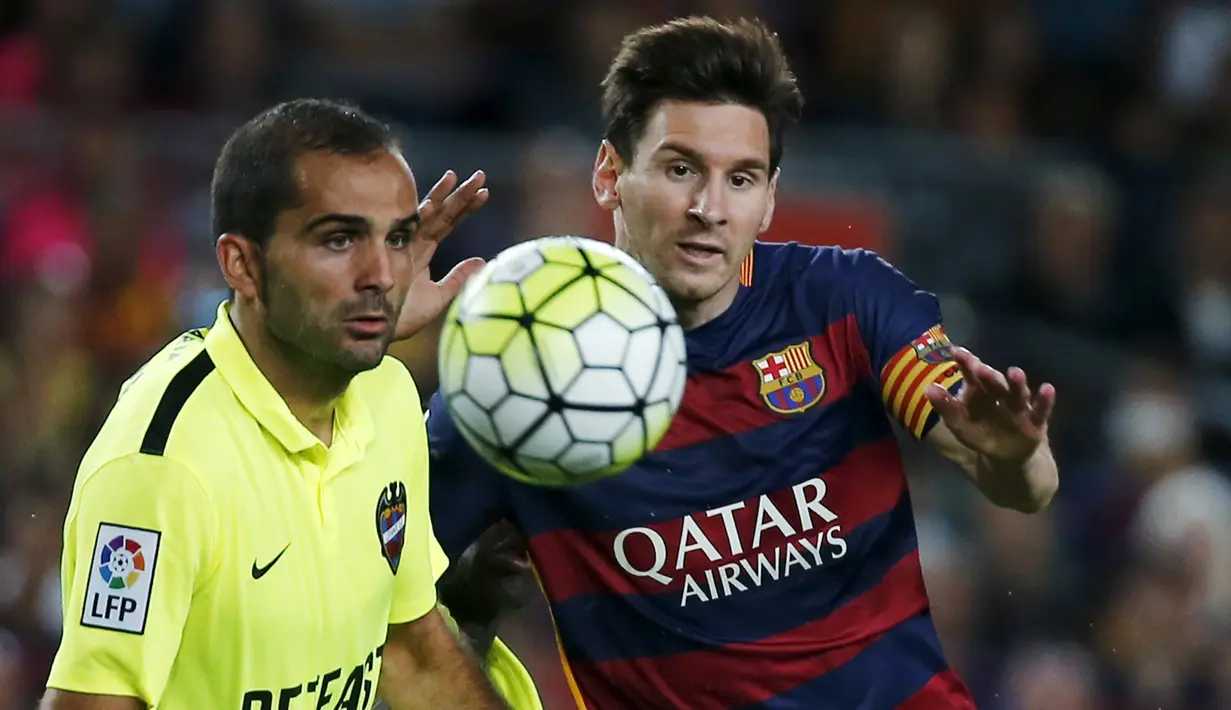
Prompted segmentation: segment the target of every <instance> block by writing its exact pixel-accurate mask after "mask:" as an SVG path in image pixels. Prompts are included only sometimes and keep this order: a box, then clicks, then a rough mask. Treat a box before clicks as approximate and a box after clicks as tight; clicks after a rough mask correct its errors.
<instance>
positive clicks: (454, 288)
mask: <svg viewBox="0 0 1231 710" xmlns="http://www.w3.org/2000/svg"><path fill="white" fill-rule="evenodd" d="M486 265H487V262H485V261H483V260H482V259H480V258H479V257H477V256H472V257H470V258H469V259H464V260H462V261H460V262H458V263H457V265H456V266H454V267H453V268H452V269H449V273H447V274H445V277H444V278H443V279H441V280H440V284H439V285H440V288H441V290H442V291H444V296H445V300H452V299H453V297H454V296H456V295H457V294H459V293H461V290H462V286H465V285H466V282H467V281H469V280H470V277H471V276H474V275H475V274H477V273H478V272H479V270H480V269H482V268H483V267H484V266H486Z"/></svg>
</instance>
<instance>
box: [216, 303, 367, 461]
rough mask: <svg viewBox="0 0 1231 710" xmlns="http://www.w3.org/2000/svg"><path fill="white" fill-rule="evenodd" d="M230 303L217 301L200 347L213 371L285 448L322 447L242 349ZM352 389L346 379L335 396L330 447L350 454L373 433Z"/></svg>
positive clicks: (358, 451) (299, 450) (360, 449)
mask: <svg viewBox="0 0 1231 710" xmlns="http://www.w3.org/2000/svg"><path fill="white" fill-rule="evenodd" d="M230 305H231V304H230V303H229V302H226V301H224V302H223V303H222V304H221V305H219V306H218V318H217V320H215V322H214V327H212V328H210V331H209V333H208V334H206V336H205V349H206V350H207V351H208V352H209V356H210V359H212V360H213V361H214V366H215V367H217V368H218V374H220V375H222V378H223V379H224V380H226V382H227V384H228V385H229V386H230V387H231V391H233V392H234V393H235V396H236V398H238V399H239V401H240V403H241V404H242V405H243V406H244V408H245V409H247V410H248V411H249V412H250V413H251V414H252V416H253V417H254V418H255V419H256V420H257V422H258V423H259V424H260V425H261V426H262V427H264V428H265V429H266V430H267V431H268V432H269V433H270V434H273V435H274V437H275V438H276V439H277V440H278V441H279V442H280V443H281V444H282V446H283V447H284V448H286V450H287V451H289V452H291V453H302V452H304V451H307V450H308V449H311V448H313V447H318V446H320V447H323V446H324V444H322V443H321V440H320V439H318V438H317V437H316V435H315V434H313V433H312V432H311V431H308V428H307V427H306V426H304V425H303V422H301V421H299V419H298V418H297V417H296V416H295V415H294V414H293V413H291V408H290V407H288V406H287V404H286V401H285V400H284V399H282V395H280V394H278V391H277V390H276V389H274V386H273V385H272V384H270V382H269V380H268V379H266V378H265V375H264V373H262V372H261V370H260V368H258V367H257V366H256V363H255V362H253V361H252V357H251V356H249V355H248V349H247V348H246V347H244V343H243V341H242V340H240V338H239V333H237V332H236V331H235V326H234V325H233V324H232V323H231V310H230ZM357 390H358V387H357V386H356V383H355V381H354V380H352V381H351V383H350V385H349V386H348V387H347V388H346V392H345V393H344V394H343V395H342V399H341V400H340V401H339V402H338V410H337V416H336V421H335V423H334V441H333V446H332V447H331V448H333V449H338V448H339V444H342V445H344V446H347V447H348V448H351V449H353V450H354V454H355V455H356V456H358V455H361V454H362V452H363V449H364V448H365V447H366V446H367V443H368V442H369V441H370V440H371V439H372V437H373V435H374V429H373V427H372V418H371V415H370V413H369V412H368V408H367V406H366V405H365V404H364V402H363V398H362V397H361V396H360V395H359V393H358V392H357Z"/></svg>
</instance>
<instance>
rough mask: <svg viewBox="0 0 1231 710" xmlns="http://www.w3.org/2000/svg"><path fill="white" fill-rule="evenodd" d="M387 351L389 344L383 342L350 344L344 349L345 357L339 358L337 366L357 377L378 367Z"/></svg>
mask: <svg viewBox="0 0 1231 710" xmlns="http://www.w3.org/2000/svg"><path fill="white" fill-rule="evenodd" d="M388 351H389V343H387V342H384V341H383V340H381V341H379V342H378V341H371V342H363V343H355V344H351V345H350V346H349V347H347V348H346V349H345V355H344V356H342V357H341V358H339V362H338V365H339V366H340V367H341V368H342V369H344V370H346V371H348V372H352V373H354V374H356V375H357V374H359V373H361V372H367V371H368V370H372V369H375V368H376V367H378V366H379V365H380V363H381V362H383V361H384V359H385V354H386V353H388Z"/></svg>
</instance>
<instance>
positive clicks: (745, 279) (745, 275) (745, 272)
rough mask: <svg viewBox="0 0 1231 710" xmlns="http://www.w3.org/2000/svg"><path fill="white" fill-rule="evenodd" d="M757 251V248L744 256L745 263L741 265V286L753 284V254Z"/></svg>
mask: <svg viewBox="0 0 1231 710" xmlns="http://www.w3.org/2000/svg"><path fill="white" fill-rule="evenodd" d="M755 253H756V250H755V249H754V250H752V251H750V252H748V256H746V257H744V261H743V263H741V264H740V265H739V285H740V286H751V285H752V255H753V254H755Z"/></svg>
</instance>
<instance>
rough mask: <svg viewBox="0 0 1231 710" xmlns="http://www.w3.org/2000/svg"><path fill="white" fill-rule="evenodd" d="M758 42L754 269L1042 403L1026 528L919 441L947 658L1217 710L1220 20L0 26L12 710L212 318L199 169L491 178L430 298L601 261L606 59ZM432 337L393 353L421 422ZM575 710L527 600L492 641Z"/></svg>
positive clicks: (435, 4)
mask: <svg viewBox="0 0 1231 710" xmlns="http://www.w3.org/2000/svg"><path fill="white" fill-rule="evenodd" d="M693 12H698V13H708V14H713V15H719V16H728V17H730V16H738V15H757V16H760V17H762V18H763V19H765V20H766V21H767V22H768V23H770V24H771V25H772V26H773V27H774V28H776V29H777V31H778V32H780V33H781V35H782V39H783V41H784V42H785V45H786V47H787V48H788V50H789V53H790V55H791V58H792V61H793V63H794V68H795V70H796V73H797V74H798V76H799V79H800V81H801V83H802V85H803V89H804V91H805V93H806V95H807V98H808V101H809V103H808V107H807V112H806V122H805V126H804V127H803V128H802V129H801V130H800V131H798V132H797V133H795V134H794V135H792V136H791V137H790V139H789V142H788V144H787V157H786V160H785V165H784V171H785V174H784V176H783V180H782V191H783V193H784V194H782V195H781V196H780V199H779V209H778V216H777V219H776V221H775V225H774V229H773V231H772V232H771V234H770V235H768V238H770V239H775V240H798V241H805V242H812V243H818V244H830V243H837V244H843V245H847V246H868V247H871V248H875V249H877V250H879V251H881V252H883V253H884V254H886V255H887V256H888V257H889V258H890V260H891V261H893V262H894V263H895V264H897V265H898V266H899V267H900V268H902V269H903V270H904V271H905V272H907V273H908V274H909V275H910V276H911V277H913V278H914V279H915V280H916V281H917V282H919V283H920V284H921V285H922V286H923V287H925V288H927V289H930V290H933V291H935V292H937V293H938V294H940V295H941V296H942V298H943V301H944V306H945V310H946V314H947V318H948V323H949V331H950V333H951V334H952V335H953V336H954V337H955V339H956V340H959V341H960V342H963V343H965V344H967V345H970V346H971V347H972V348H973V349H975V350H976V351H977V352H979V353H980V354H981V355H982V356H983V357H984V358H985V359H986V360H988V361H989V362H991V363H992V364H994V365H996V366H998V367H1002V368H1003V367H1007V366H1009V365H1019V366H1022V367H1024V368H1026V370H1027V372H1028V373H1029V374H1030V375H1031V377H1032V379H1033V381H1034V383H1035V384H1038V383H1040V382H1042V381H1043V380H1044V379H1046V380H1049V381H1051V382H1054V383H1055V384H1056V385H1057V387H1058V388H1059V392H1060V400H1059V402H1060V406H1059V410H1058V413H1057V417H1058V421H1057V422H1056V424H1055V426H1054V429H1053V433H1052V436H1053V445H1054V446H1055V448H1056V450H1057V456H1058V459H1059V461H1060V465H1061V479H1062V483H1061V490H1060V494H1059V496H1058V498H1057V500H1056V502H1055V504H1054V505H1053V506H1052V507H1051V509H1050V510H1049V511H1048V512H1047V513H1045V514H1042V515H1038V516H1034V517H1026V516H1022V515H1018V514H1015V513H1011V512H1005V511H999V510H996V509H994V508H992V507H990V506H989V505H987V504H984V503H981V502H980V501H979V500H977V499H976V497H975V494H974V493H973V492H972V489H971V488H970V487H969V486H968V485H967V484H965V483H964V481H963V480H962V477H961V476H960V475H959V474H958V472H957V471H956V470H955V469H953V468H952V467H950V466H946V465H941V464H939V463H938V462H937V461H936V460H934V459H932V458H930V457H928V456H926V455H924V453H923V451H922V450H921V449H920V448H919V447H917V446H913V445H910V446H907V447H906V451H907V454H908V457H909V459H910V461H909V464H910V470H911V474H912V487H913V491H914V495H915V498H916V501H917V503H918V510H919V527H920V539H921V547H922V551H923V552H922V554H923V558H924V563H925V568H926V574H927V582H928V586H929V588H930V590H931V594H932V599H933V600H934V606H935V614H936V618H937V622H938V625H939V627H940V631H941V635H942V638H943V641H944V645H945V647H946V649H947V652H948V654H949V657H950V659H951V661H952V662H953V664H954V665H955V666H956V667H957V668H958V669H960V671H961V672H962V673H963V675H964V677H965V678H966V679H967V681H968V682H969V683H970V685H971V686H972V687H973V689H974V690H975V692H976V695H977V697H978V699H979V702H980V707H981V708H988V709H991V710H1138V709H1142V710H1144V709H1145V708H1151V709H1161V710H1215V709H1224V710H1225V709H1226V708H1231V482H1229V481H1228V478H1227V471H1228V468H1227V465H1228V454H1229V452H1231V447H1229V446H1228V442H1229V441H1231V436H1229V434H1231V379H1229V377H1231V162H1228V161H1227V153H1226V151H1227V149H1228V148H1231V53H1229V48H1231V3H1227V2H1216V1H1213V0H1210V1H1206V2H1202V1H1198V0H688V1H685V0H619V1H618V2H616V1H615V0H573V1H572V2H568V3H558V4H557V3H553V2H549V1H548V0H516V1H515V2H512V1H509V0H115V1H113V2H107V1H105V0H0V293H2V294H3V295H2V296H0V510H2V512H3V519H2V527H0V709H3V710H7V709H9V708H30V707H33V704H34V698H35V697H36V695H37V694H38V693H39V692H41V689H42V684H43V680H44V679H45V677H46V673H47V670H48V667H49V663H50V660H51V658H52V655H53V653H54V650H55V646H56V643H57V640H58V636H59V631H60V627H61V615H60V611H59V580H58V560H59V552H60V528H61V523H62V520H63V514H64V511H65V509H66V505H67V501H68V496H69V493H70V490H71V485H72V480H73V477H74V474H75V470H76V466H77V463H78V461H79V458H80V455H81V453H82V452H83V450H84V447H85V446H86V445H87V444H88V442H89V441H90V439H91V438H92V437H93V435H94V433H95V432H96V431H97V427H98V425H99V423H100V421H101V418H102V417H103V416H105V414H106V412H107V410H108V408H109V407H110V406H111V403H112V402H113V401H114V397H115V395H116V392H117V389H118V385H119V383H120V382H121V381H122V380H123V379H124V378H125V377H126V376H127V375H128V374H129V373H130V372H132V371H133V369H134V368H135V367H136V366H137V365H138V364H139V363H140V362H142V361H143V360H144V359H145V358H146V357H148V356H149V355H150V354H151V353H152V352H154V351H155V350H156V349H158V348H159V347H160V346H161V345H162V344H163V343H164V342H165V341H166V340H168V339H169V338H170V337H172V336H173V335H175V334H177V333H178V332H180V331H182V330H184V329H187V328H189V327H192V326H199V325H207V324H209V323H210V322H212V319H213V310H214V307H215V305H216V304H217V302H218V301H219V300H220V299H221V298H222V297H223V292H222V291H221V290H220V288H221V285H222V283H221V281H220V279H219V277H218V273H217V266H216V264H215V262H214V257H213V251H212V241H213V235H211V234H209V229H208V218H209V207H208V186H209V177H210V171H211V168H212V161H213V159H214V157H215V155H216V153H217V151H218V149H219V148H220V147H221V143H222V141H223V139H224V138H225V136H226V135H227V134H228V132H229V131H230V130H232V129H233V128H234V127H235V126H237V125H238V124H239V123H241V122H242V121H243V120H245V119H247V118H248V117H250V116H251V115H252V114H254V113H255V112H257V111H258V110H260V109H262V108H264V107H266V106H267V105H269V104H270V103H272V102H274V101H276V100H279V99H283V98H290V97H296V96H304V95H313V96H330V97H346V98H351V99H354V100H356V101H358V102H360V103H361V104H362V105H363V106H364V107H366V108H367V109H369V110H371V111H373V112H375V113H377V114H378V115H380V116H381V117H383V118H386V119H388V120H390V121H394V122H396V124H397V125H398V126H399V127H400V130H401V131H402V133H403V135H404V137H405V139H406V145H407V151H408V155H409V158H410V161H411V163H412V165H413V167H414V169H415V171H416V173H417V175H418V177H419V181H420V183H421V187H426V186H427V185H430V184H431V183H432V182H434V181H435V179H436V178H437V177H438V176H439V175H440V173H441V172H443V171H444V170H445V169H448V168H452V169H455V170H457V171H459V172H465V173H468V172H469V171H472V170H474V169H478V168H482V169H484V170H486V171H487V173H488V175H489V184H490V185H491V191H492V200H491V202H490V203H489V205H488V206H487V207H485V208H484V210H483V211H482V212H480V213H479V214H478V215H476V216H475V217H473V218H471V220H470V221H469V222H467V223H466V225H465V226H464V228H463V229H462V230H461V231H460V232H459V233H458V234H456V235H455V236H454V237H452V238H451V239H450V241H449V242H448V243H447V246H446V248H444V249H443V250H442V251H441V253H440V254H439V257H438V259H437V263H435V264H434V265H433V266H434V267H435V268H436V269H438V270H439V272H440V273H443V272H444V270H446V269H447V268H448V267H449V266H451V265H452V264H453V263H454V262H456V261H457V260H459V259H461V258H464V257H465V256H469V255H474V254H478V255H481V256H492V255H494V254H495V253H496V252H498V251H499V250H500V249H501V248H503V247H505V246H507V245H509V244H510V243H513V242H515V241H518V240H522V239H526V238H530V237H535V236H540V235H543V234H549V233H562V232H568V233H583V234H591V235H595V236H605V235H608V234H609V232H610V225H609V224H608V223H607V222H606V220H605V219H604V218H603V215H602V214H600V213H598V212H597V208H595V207H594V205H593V200H592V199H591V197H590V192H589V187H588V184H589V168H590V165H591V163H592V160H593V156H594V151H595V148H596V146H597V141H598V138H599V135H600V128H601V126H600V124H599V121H598V111H597V93H598V87H597V84H598V81H599V79H600V78H601V76H602V73H603V70H604V68H605V66H606V64H607V62H608V61H609V60H610V58H611V56H612V55H613V52H614V49H615V47H616V45H617V43H618V41H619V39H620V37H621V36H622V35H623V34H624V33H625V32H627V31H629V30H632V29H635V28H636V27H639V26H642V25H645V24H648V23H653V22H658V21H661V20H665V19H668V18H670V17H672V16H677V15H681V14H687V13H693ZM434 348H435V339H434V335H433V334H432V333H425V334H423V336H422V337H420V338H418V339H416V340H414V341H411V342H409V343H405V344H403V345H401V346H399V348H398V350H397V354H398V355H399V356H401V357H403V358H404V359H405V360H406V361H407V362H408V364H409V365H410V366H411V368H412V369H413V371H414V372H415V375H416V377H417V379H418V380H419V382H420V385H421V388H422V389H423V391H424V392H425V393H427V392H431V391H432V389H433V387H434V384H435V375H434ZM505 631H506V634H505V635H506V636H507V637H508V638H509V639H510V641H511V643H512V644H513V645H514V646H515V648H516V649H517V650H519V651H520V652H521V653H522V655H523V656H524V657H525V658H526V660H527V662H528V664H529V665H530V666H531V668H532V669H534V670H535V671H536V672H537V673H538V676H539V678H540V681H541V684H542V689H543V692H544V695H545V699H546V702H547V705H548V708H550V709H551V710H562V709H563V708H568V707H571V705H570V704H569V703H568V701H567V693H566V692H565V691H564V689H563V685H562V681H561V676H560V672H559V666H558V661H557V657H556V653H555V646H554V641H553V639H552V634H551V630H550V626H549V621H548V619H547V616H546V612H545V609H544V608H543V606H542V605H541V604H536V605H534V606H533V607H531V608H529V609H527V610H525V611H524V612H523V613H522V614H520V615H519V616H518V617H517V618H516V619H515V620H514V621H513V622H511V623H510V624H509V626H508V627H507V628H506V629H505Z"/></svg>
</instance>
